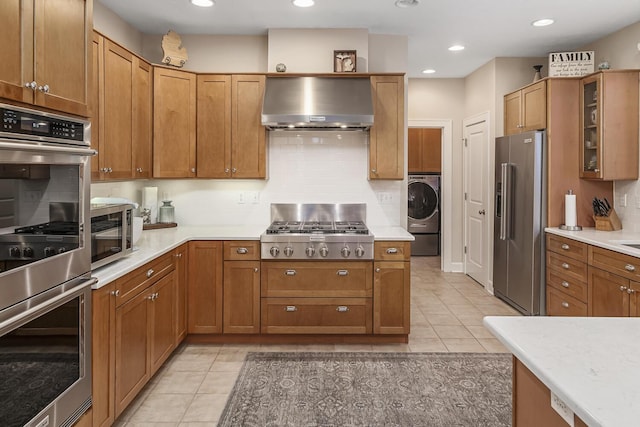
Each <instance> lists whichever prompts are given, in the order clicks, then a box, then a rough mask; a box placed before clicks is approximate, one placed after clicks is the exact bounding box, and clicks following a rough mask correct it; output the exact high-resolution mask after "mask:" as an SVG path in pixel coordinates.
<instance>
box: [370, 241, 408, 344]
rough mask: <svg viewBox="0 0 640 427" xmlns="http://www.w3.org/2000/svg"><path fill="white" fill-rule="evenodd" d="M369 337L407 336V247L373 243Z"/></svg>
mask: <svg viewBox="0 0 640 427" xmlns="http://www.w3.org/2000/svg"><path fill="white" fill-rule="evenodd" d="M374 259H375V262H374V264H373V269H374V273H373V333H374V334H408V333H409V331H410V323H411V295H410V292H411V262H410V260H411V245H410V243H409V242H375V249H374Z"/></svg>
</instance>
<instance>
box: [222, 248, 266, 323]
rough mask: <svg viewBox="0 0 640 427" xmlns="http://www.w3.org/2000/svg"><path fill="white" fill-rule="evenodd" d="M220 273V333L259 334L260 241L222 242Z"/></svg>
mask: <svg viewBox="0 0 640 427" xmlns="http://www.w3.org/2000/svg"><path fill="white" fill-rule="evenodd" d="M223 276H224V288H223V293H222V295H223V301H224V303H223V314H224V315H223V320H222V331H223V333H225V334H257V333H260V242H259V241H257V240H256V241H227V242H224V274H223Z"/></svg>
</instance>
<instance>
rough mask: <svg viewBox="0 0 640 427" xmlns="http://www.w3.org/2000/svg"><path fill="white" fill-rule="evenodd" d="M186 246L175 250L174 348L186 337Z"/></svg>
mask: <svg viewBox="0 0 640 427" xmlns="http://www.w3.org/2000/svg"><path fill="white" fill-rule="evenodd" d="M188 253H189V251H188V244H186V243H185V244H183V245H182V246H180V247H178V248H177V249H176V250H175V257H176V269H175V273H174V274H175V276H176V311H175V313H176V320H175V324H176V346H178V344H180V343H181V342H182V341H183V340H184V339H185V338H186V336H187V280H188V276H187V261H188V260H187V255H188Z"/></svg>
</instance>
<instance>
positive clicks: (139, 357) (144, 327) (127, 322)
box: [115, 290, 151, 418]
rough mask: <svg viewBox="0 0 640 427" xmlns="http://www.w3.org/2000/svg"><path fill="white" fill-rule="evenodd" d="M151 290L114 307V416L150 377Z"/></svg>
mask: <svg viewBox="0 0 640 427" xmlns="http://www.w3.org/2000/svg"><path fill="white" fill-rule="evenodd" d="M150 294H151V292H150V291H148V290H145V291H143V292H141V293H140V294H139V295H137V296H136V297H135V298H133V299H131V300H129V301H128V302H127V303H125V304H123V305H121V306H120V307H118V308H117V309H116V336H115V341H116V345H115V353H116V355H115V366H116V368H115V371H116V380H115V408H116V414H115V415H116V418H117V417H118V416H119V415H120V414H121V413H122V411H124V409H125V408H126V407H127V405H128V404H129V403H131V401H132V400H133V399H134V398H135V397H136V395H137V394H138V392H140V390H142V388H143V387H144V385H145V384H146V383H147V381H148V380H149V378H150V377H151V372H150V366H149V358H148V354H149V353H148V348H149V334H148V332H149V323H148V321H149V304H148V298H149V297H150Z"/></svg>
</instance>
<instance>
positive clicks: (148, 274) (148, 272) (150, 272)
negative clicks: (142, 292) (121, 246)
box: [147, 268, 155, 277]
mask: <svg viewBox="0 0 640 427" xmlns="http://www.w3.org/2000/svg"><path fill="white" fill-rule="evenodd" d="M153 273H155V272H154V271H153V268H150V269H149V270H147V277H151V276H153Z"/></svg>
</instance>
